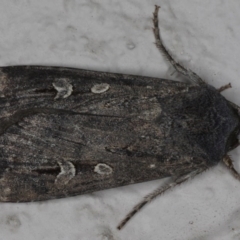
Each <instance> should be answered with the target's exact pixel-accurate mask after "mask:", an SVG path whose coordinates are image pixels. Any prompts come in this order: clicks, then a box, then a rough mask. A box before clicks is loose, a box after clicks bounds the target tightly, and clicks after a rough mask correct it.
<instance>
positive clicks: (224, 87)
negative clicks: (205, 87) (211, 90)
mask: <svg viewBox="0 0 240 240" xmlns="http://www.w3.org/2000/svg"><path fill="white" fill-rule="evenodd" d="M231 87H232V85H231V83H228V84H226V85H223V86H221V87H220V88H218V89H217V90H218V91H219V92H223V91H225V90H227V89H229V88H231Z"/></svg>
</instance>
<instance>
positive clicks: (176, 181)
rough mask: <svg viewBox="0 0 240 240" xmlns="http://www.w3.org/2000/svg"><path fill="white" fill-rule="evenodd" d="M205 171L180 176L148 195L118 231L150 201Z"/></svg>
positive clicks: (121, 224) (119, 226) (123, 221)
mask: <svg viewBox="0 0 240 240" xmlns="http://www.w3.org/2000/svg"><path fill="white" fill-rule="evenodd" d="M204 170H206V168H204V169H198V170H195V171H193V172H190V173H188V174H185V175H182V176H179V177H177V178H175V179H172V180H171V182H170V183H168V184H166V185H165V186H161V187H159V188H157V189H156V190H155V191H154V192H152V193H150V194H149V195H147V196H146V197H145V198H144V199H143V201H141V202H140V203H139V204H137V205H136V206H135V207H134V208H133V210H132V211H131V212H130V213H129V214H128V215H127V216H126V217H125V218H124V219H123V220H122V221H121V222H120V224H119V225H118V227H117V228H118V229H119V230H121V229H122V228H123V226H124V225H125V224H126V223H127V222H128V221H129V220H130V219H131V218H132V217H133V216H134V215H135V214H136V213H137V212H139V211H140V209H141V208H142V207H144V206H145V205H146V204H147V203H149V202H150V201H152V200H153V199H154V198H156V197H157V196H158V195H161V194H163V193H164V192H165V191H167V190H168V189H171V188H173V187H175V186H177V185H178V184H180V183H182V182H185V181H186V180H188V179H189V178H192V177H194V176H196V175H197V174H199V173H201V172H203V171H204Z"/></svg>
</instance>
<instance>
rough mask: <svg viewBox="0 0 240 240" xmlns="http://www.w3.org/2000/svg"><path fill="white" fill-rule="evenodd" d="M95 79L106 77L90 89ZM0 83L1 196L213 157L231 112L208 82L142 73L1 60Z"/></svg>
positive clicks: (82, 189)
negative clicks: (12, 64)
mask: <svg viewBox="0 0 240 240" xmlns="http://www.w3.org/2000/svg"><path fill="white" fill-rule="evenodd" d="M98 84H105V85H104V86H106V84H107V86H108V87H107V88H106V89H105V90H103V91H99V92H98V91H95V90H96V89H98V88H94V87H96V86H99V85H98ZM0 91H1V92H0V95H1V98H0V133H1V135H0V144H1V148H0V153H1V154H0V174H1V175H0V200H1V201H13V202H15V201H37V200H47V199H52V198H60V197H66V196H73V195H77V194H82V193H87V192H93V191H97V190H101V189H107V188H112V187H117V186H123V185H127V184H132V183H137V182H143V181H149V180H153V179H158V178H163V177H167V176H173V175H179V174H183V173H185V172H188V171H190V170H191V171H193V170H195V169H198V168H199V167H201V166H202V165H205V166H211V165H214V164H216V163H217V162H218V161H219V160H221V157H222V156H223V155H224V154H225V146H226V142H227V139H228V137H229V135H230V134H231V132H232V131H233V129H234V128H236V125H237V121H238V120H237V118H236V117H235V115H234V114H233V113H232V110H231V108H229V106H228V104H227V101H226V100H225V99H224V98H223V97H221V95H219V93H218V92H217V91H216V90H215V89H213V88H211V87H209V86H205V87H198V86H190V85H188V84H185V83H179V82H175V81H170V80H162V79H154V78H147V77H140V76H131V75H122V74H114V73H113V74H112V73H100V72H94V71H87V70H80V69H70V68H56V67H35V66H18V67H16V66H15V67H5V68H1V75H0ZM198 103H201V105H199V104H198ZM216 103H217V107H216ZM216 108H217V109H216ZM215 110H216V111H215ZM228 116H231V117H228ZM216 124H220V126H221V127H220V128H219V127H216V126H217V125H216ZM212 129H215V130H216V131H212ZM212 149H214V150H213V152H212Z"/></svg>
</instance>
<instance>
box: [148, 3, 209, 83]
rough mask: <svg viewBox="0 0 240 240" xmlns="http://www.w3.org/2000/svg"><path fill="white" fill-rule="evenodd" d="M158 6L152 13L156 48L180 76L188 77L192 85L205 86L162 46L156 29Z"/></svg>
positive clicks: (158, 31) (157, 28) (158, 30)
mask: <svg viewBox="0 0 240 240" xmlns="http://www.w3.org/2000/svg"><path fill="white" fill-rule="evenodd" d="M159 8H160V7H159V6H157V5H156V6H155V11H154V12H153V26H154V27H153V33H154V36H155V41H156V46H157V48H158V49H159V50H160V52H161V53H162V54H163V56H164V57H165V58H166V59H167V60H168V61H169V62H170V63H171V64H172V66H173V67H174V68H175V69H176V70H177V71H178V72H179V73H181V74H183V75H184V76H186V77H188V78H189V79H190V80H191V82H192V83H193V84H198V85H200V84H205V82H204V81H203V80H202V79H201V78H200V77H199V76H198V75H197V74H196V73H194V72H192V71H191V70H189V69H186V68H185V67H183V66H182V65H181V64H179V63H177V62H176V61H175V60H174V58H173V57H172V56H171V55H170V53H169V52H168V50H167V49H166V47H165V46H164V44H163V42H162V39H161V36H160V29H159V27H158V10H159Z"/></svg>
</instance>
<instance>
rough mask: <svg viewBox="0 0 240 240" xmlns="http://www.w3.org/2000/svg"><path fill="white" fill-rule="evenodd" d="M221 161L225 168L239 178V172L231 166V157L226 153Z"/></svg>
mask: <svg viewBox="0 0 240 240" xmlns="http://www.w3.org/2000/svg"><path fill="white" fill-rule="evenodd" d="M223 163H224V164H225V165H226V166H227V168H228V169H229V170H230V171H231V172H232V174H233V176H234V177H235V178H236V179H238V180H240V174H239V173H238V172H237V170H236V169H235V168H234V166H233V161H232V159H231V158H230V157H229V156H228V155H226V156H225V157H224V158H223Z"/></svg>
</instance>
